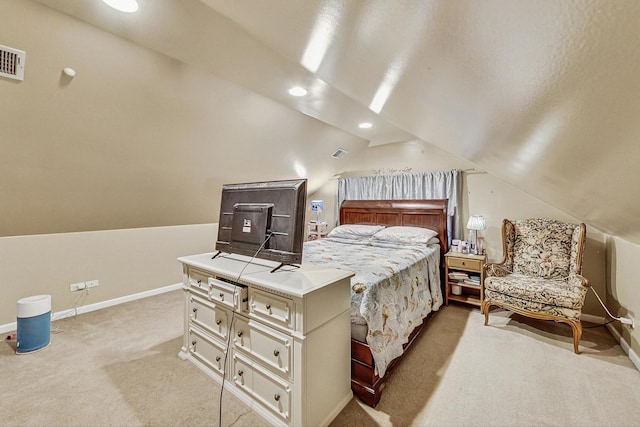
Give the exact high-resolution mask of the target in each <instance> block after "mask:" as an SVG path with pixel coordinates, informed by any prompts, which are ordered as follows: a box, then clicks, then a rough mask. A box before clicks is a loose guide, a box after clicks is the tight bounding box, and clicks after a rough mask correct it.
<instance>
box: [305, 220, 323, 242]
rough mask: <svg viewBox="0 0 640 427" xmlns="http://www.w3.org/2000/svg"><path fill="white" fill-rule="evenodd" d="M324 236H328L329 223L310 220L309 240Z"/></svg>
mask: <svg viewBox="0 0 640 427" xmlns="http://www.w3.org/2000/svg"><path fill="white" fill-rule="evenodd" d="M322 237H327V223H326V222H324V221H320V222H318V221H310V222H309V238H308V240H316V239H320V238H322Z"/></svg>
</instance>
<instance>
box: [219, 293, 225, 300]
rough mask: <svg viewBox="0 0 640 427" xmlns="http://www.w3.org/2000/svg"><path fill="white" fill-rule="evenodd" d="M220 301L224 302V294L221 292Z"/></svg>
mask: <svg viewBox="0 0 640 427" xmlns="http://www.w3.org/2000/svg"><path fill="white" fill-rule="evenodd" d="M220 300H221V301H224V294H223V293H222V292H220Z"/></svg>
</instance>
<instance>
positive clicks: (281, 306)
mask: <svg viewBox="0 0 640 427" xmlns="http://www.w3.org/2000/svg"><path fill="white" fill-rule="evenodd" d="M249 312H250V313H251V314H252V315H254V316H255V317H256V318H259V319H262V320H265V321H266V322H268V323H271V324H274V325H277V326H280V327H283V328H286V329H294V327H295V325H294V316H293V313H294V312H295V311H294V306H293V300H291V299H289V298H284V297H281V296H279V295H274V294H272V293H269V292H265V291H262V290H260V289H256V288H251V289H249Z"/></svg>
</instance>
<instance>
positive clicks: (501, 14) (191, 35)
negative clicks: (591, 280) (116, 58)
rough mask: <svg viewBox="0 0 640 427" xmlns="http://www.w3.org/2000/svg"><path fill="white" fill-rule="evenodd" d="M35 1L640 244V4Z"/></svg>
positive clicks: (597, 0)
mask: <svg viewBox="0 0 640 427" xmlns="http://www.w3.org/2000/svg"><path fill="white" fill-rule="evenodd" d="M39 1H40V3H42V4H45V5H47V6H49V7H51V8H54V9H57V10H59V11H61V12H63V13H66V14H68V15H71V16H74V17H76V18H78V19H80V20H83V21H86V22H88V23H90V24H93V25H95V26H98V27H100V28H103V29H105V30H107V31H110V32H112V33H115V34H117V35H119V36H121V37H123V38H125V39H128V40H130V41H132V42H134V43H137V44H139V45H142V46H144V47H146V48H149V49H152V50H154V51H157V52H160V53H163V54H165V55H167V56H170V57H173V58H175V59H177V60H179V61H182V62H184V63H187V64H190V65H192V66H195V67H198V68H199V69H202V70H206V71H209V72H211V73H214V74H216V75H217V76H219V77H221V78H224V79H226V80H229V81H231V82H234V83H236V84H238V85H241V86H243V87H246V88H248V89H250V90H252V91H254V92H256V93H258V94H261V95H263V96H265V97H268V98H270V99H272V100H275V101H277V102H279V103H281V104H283V105H286V106H288V107H290V108H293V109H296V110H299V111H301V112H302V113H304V114H306V115H309V116H312V117H314V118H316V119H318V120H320V121H323V122H325V123H327V124H330V125H332V126H334V127H337V128H339V129H342V130H344V131H346V132H348V133H351V134H353V135H356V136H358V137H361V138H364V139H366V140H368V141H370V142H369V144H370V145H372V146H373V145H379V144H393V143H397V142H402V141H408V140H412V139H419V140H422V141H425V142H426V143H429V144H433V145H434V146H436V147H438V148H440V149H442V150H445V151H446V152H449V153H451V154H452V155H454V156H457V157H459V158H461V159H465V160H466V161H468V162H471V163H473V164H475V165H477V167H478V168H480V169H482V170H485V171H487V172H488V173H490V174H492V175H494V176H496V177H498V178H500V179H502V180H504V181H507V182H510V183H512V184H514V185H516V186H517V187H519V188H520V189H522V190H523V191H525V192H527V193H529V194H531V195H533V196H535V197H537V198H539V199H541V200H543V201H545V202H547V203H549V204H552V205H554V206H556V207H558V208H559V209H561V210H563V211H565V212H567V213H568V214H571V215H572V216H574V217H576V218H580V219H581V220H583V221H585V222H587V223H588V224H591V225H593V226H595V227H597V228H599V229H601V230H603V231H605V232H608V233H611V234H615V235H618V236H621V237H623V238H625V239H627V240H630V241H633V242H636V243H640V226H639V223H640V221H639V220H638V219H639V218H640V199H639V198H638V197H637V196H638V191H637V189H636V185H637V183H638V182H639V181H640V172H639V169H638V166H637V165H638V163H640V120H639V118H640V78H639V77H638V76H640V25H638V23H639V22H640V2H636V1H633V0H628V1H625V0H575V1H569V0H542V1H531V0H485V1H475V0H456V1H450V0H423V1H417V0H402V1H400V0H398V1H396V0H394V1H387V0H380V1H364V0H350V1H337V0H304V1H290V0H265V1H248V0H242V1H229V0H138V2H139V3H140V10H139V11H138V12H137V13H136V14H125V15H123V14H120V13H118V12H115V11H112V12H109V13H104V8H105V7H106V6H104V4H102V2H99V1H93V2H89V1H77V0H39ZM292 85H300V86H304V87H306V88H307V89H308V90H309V94H308V95H307V96H306V97H301V98H294V97H291V96H289V95H288V94H287V89H288V88H290V87H291V86H292ZM362 121H369V122H372V123H373V124H374V126H373V128H371V129H359V128H358V127H357V124H358V123H360V122H362Z"/></svg>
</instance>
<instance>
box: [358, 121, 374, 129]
mask: <svg viewBox="0 0 640 427" xmlns="http://www.w3.org/2000/svg"><path fill="white" fill-rule="evenodd" d="M372 126H373V125H372V124H371V123H369V122H364V123H360V124H359V125H358V127H359V128H360V129H369V128H370V127H372Z"/></svg>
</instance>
